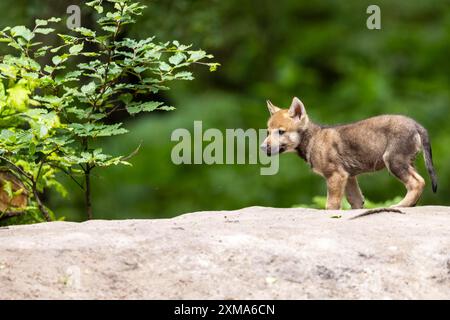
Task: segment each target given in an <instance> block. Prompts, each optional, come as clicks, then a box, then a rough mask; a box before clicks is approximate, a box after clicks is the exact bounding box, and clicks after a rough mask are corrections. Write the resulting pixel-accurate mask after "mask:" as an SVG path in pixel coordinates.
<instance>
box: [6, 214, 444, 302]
mask: <svg viewBox="0 0 450 320" xmlns="http://www.w3.org/2000/svg"><path fill="white" fill-rule="evenodd" d="M404 211H405V213H406V214H398V213H379V214H374V215H370V216H366V217H362V218H358V219H354V220H350V219H349V218H350V217H352V216H355V215H356V214H358V213H361V212H363V211H362V210H355V211H343V212H336V211H319V210H312V209H276V208H261V207H252V208H246V209H242V210H237V211H219V212H198V213H191V214H185V215H182V216H179V217H177V218H174V219H167V220H124V221H100V220H99V221H90V222H85V223H69V222H52V223H43V224H39V225H30V226H17V227H10V228H8V229H0V288H1V289H0V299H18V298H32V299H36V298H38V299H41V298H50V299H54V298H58V299H60V298H62V299H72V298H94V299H106V298H112V299H141V298H146V299H172V298H175V299H179V298H181V299H322V298H325V299H329V298H332V299H335V298H345V299H354V298H356V299H359V298H368V299H372V298H377V299H378V298H380V299H392V298H395V299H411V298H444V299H449V298H450V208H447V207H418V208H411V209H404ZM335 214H341V215H342V217H341V218H331V217H332V216H333V215H335Z"/></svg>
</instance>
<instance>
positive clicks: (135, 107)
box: [126, 101, 163, 114]
mask: <svg viewBox="0 0 450 320" xmlns="http://www.w3.org/2000/svg"><path fill="white" fill-rule="evenodd" d="M162 104H163V103H162V102H159V101H149V102H134V103H131V104H129V105H127V106H126V109H127V111H128V113H129V114H137V113H139V112H151V111H153V110H155V109H156V108H158V107H159V106H161V105H162Z"/></svg>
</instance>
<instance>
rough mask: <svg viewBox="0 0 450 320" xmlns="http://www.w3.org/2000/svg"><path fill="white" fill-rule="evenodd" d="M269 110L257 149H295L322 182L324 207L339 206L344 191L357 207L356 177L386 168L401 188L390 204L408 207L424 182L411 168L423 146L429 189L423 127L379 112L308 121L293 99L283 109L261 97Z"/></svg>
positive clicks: (430, 165)
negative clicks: (342, 120) (339, 120)
mask: <svg viewBox="0 0 450 320" xmlns="http://www.w3.org/2000/svg"><path fill="white" fill-rule="evenodd" d="M267 107H268V109H269V112H270V119H269V121H268V130H267V138H266V139H265V140H264V142H263V144H262V145H261V148H262V150H263V151H265V152H266V153H267V154H268V155H275V154H278V153H283V152H297V153H298V155H299V156H300V157H301V158H303V159H304V160H305V161H306V162H307V163H308V164H309V165H310V166H311V168H312V170H313V171H314V172H316V173H318V174H320V175H321V176H323V177H324V178H325V179H326V181H327V207H326V208H327V209H340V208H341V202H342V198H343V196H344V194H345V195H346V197H347V199H348V202H349V203H350V205H351V206H352V209H359V208H362V207H363V205H364V197H363V195H362V193H361V190H360V188H359V186H358V181H357V179H356V177H357V176H358V175H359V174H362V173H365V172H373V171H378V170H381V169H383V168H385V167H386V168H387V169H388V170H389V172H390V173H392V174H393V175H394V176H395V177H397V178H398V179H399V180H400V181H401V182H403V184H404V185H405V187H406V190H407V193H406V196H405V197H404V199H403V200H402V201H400V202H399V203H398V204H397V205H395V206H394V207H411V206H414V205H415V204H416V203H417V201H418V200H419V198H420V196H421V194H422V191H423V189H424V187H425V180H424V179H423V178H422V177H421V176H420V175H419V174H418V173H417V171H416V169H415V168H414V160H415V158H416V156H417V153H418V152H419V151H421V150H423V153H424V158H425V164H426V167H427V170H428V173H429V174H430V177H431V183H432V187H433V192H436V190H437V177H436V173H435V170H434V167H433V161H432V155H431V145H430V139H429V137H428V132H427V130H426V129H425V128H424V127H422V126H421V125H420V124H418V123H417V122H416V121H414V120H412V119H410V118H407V117H405V116H401V115H381V116H377V117H373V118H369V119H366V120H362V121H358V122H355V123H351V124H345V125H336V126H321V125H318V124H315V123H314V122H312V121H311V120H310V119H309V117H308V114H307V113H306V109H305V106H304V105H303V103H302V102H301V101H300V100H299V99H298V98H294V99H293V100H292V104H291V106H290V108H289V109H280V108H278V107H276V106H274V105H273V104H272V103H271V102H270V101H267Z"/></svg>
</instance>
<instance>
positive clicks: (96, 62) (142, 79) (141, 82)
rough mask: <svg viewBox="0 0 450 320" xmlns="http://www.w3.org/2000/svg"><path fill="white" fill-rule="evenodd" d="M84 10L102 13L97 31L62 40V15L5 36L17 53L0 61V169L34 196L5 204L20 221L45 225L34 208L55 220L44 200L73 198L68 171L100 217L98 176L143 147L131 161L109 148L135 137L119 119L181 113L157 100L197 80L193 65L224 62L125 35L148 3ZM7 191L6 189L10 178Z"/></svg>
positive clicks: (107, 2) (98, 3) (112, 1)
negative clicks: (120, 115)
mask: <svg viewBox="0 0 450 320" xmlns="http://www.w3.org/2000/svg"><path fill="white" fill-rule="evenodd" d="M86 6H87V7H88V8H90V9H91V10H92V11H94V12H95V14H96V17H97V29H95V30H93V29H89V28H86V27H79V28H76V29H74V30H72V31H71V32H70V33H69V34H58V37H59V43H57V44H52V41H50V40H48V37H50V36H51V35H53V34H55V33H56V30H55V29H54V28H53V25H54V24H56V23H59V22H60V21H61V19H59V18H50V19H37V20H35V24H34V27H33V28H31V29H29V28H27V27H25V26H16V27H6V28H4V29H3V30H1V32H0V41H1V42H2V43H3V44H6V45H8V46H9V47H11V48H13V49H14V50H15V51H14V52H15V53H14V54H7V55H5V56H3V57H2V59H1V61H0V80H1V81H0V115H1V121H0V129H1V131H0V160H1V163H0V165H1V166H2V167H3V169H4V170H8V171H9V172H11V173H12V174H14V175H15V176H16V177H17V178H18V179H19V180H20V181H22V182H23V183H24V187H25V188H26V189H27V191H29V194H30V197H31V201H30V203H29V206H27V207H21V208H9V207H8V208H7V211H8V212H9V213H8V214H11V212H12V211H14V212H16V211H18V210H20V211H25V217H24V218H22V217H23V212H17V214H19V213H20V214H21V217H20V218H17V220H21V219H22V220H21V221H24V222H25V221H26V222H28V221H30V219H29V218H30V217H31V216H32V217H35V219H34V220H40V219H39V218H38V217H36V210H39V211H40V212H41V213H42V215H43V218H45V219H46V220H52V219H54V215H53V214H52V212H51V211H50V210H49V209H48V208H47V206H46V205H45V204H44V203H43V200H42V197H41V194H42V193H43V191H44V190H45V189H47V188H49V187H53V188H55V189H56V190H57V191H59V193H60V194H62V195H65V194H67V192H66V190H65V188H64V187H63V186H62V185H61V184H60V183H59V181H58V174H61V173H62V174H65V175H67V176H68V177H69V178H70V179H71V180H72V181H73V182H74V183H75V184H76V185H77V186H78V187H80V188H81V189H82V190H83V193H84V199H85V211H86V214H87V217H88V218H92V217H93V212H92V200H91V193H92V184H91V183H92V182H91V177H92V173H93V170H94V169H96V168H104V167H110V166H115V165H120V164H125V165H128V164H129V163H128V162H127V160H128V159H129V158H130V157H131V156H133V155H134V154H136V153H137V152H138V149H139V147H137V145H136V146H134V148H135V149H136V150H135V151H133V152H131V151H132V149H131V150H128V152H131V154H129V155H128V156H124V155H120V154H116V155H111V154H110V153H106V152H104V151H103V149H104V148H103V144H102V140H103V138H104V137H112V136H114V137H115V136H120V135H123V134H125V133H127V132H128V130H127V129H125V128H124V127H123V125H122V123H121V122H117V121H113V120H111V119H112V118H111V116H112V115H113V114H114V113H116V112H120V111H126V112H128V113H129V114H130V115H131V116H134V115H136V114H139V113H142V112H151V111H170V110H174V107H172V106H167V105H165V104H164V103H162V102H159V101H153V100H152V98H153V97H154V95H155V94H157V93H158V92H160V91H164V90H168V89H169V87H168V85H169V83H170V82H173V81H175V80H192V79H193V75H192V73H191V72H189V71H188V68H189V67H190V66H192V65H194V64H200V65H206V66H208V67H209V69H210V71H214V70H215V69H216V68H217V66H218V64H217V63H211V62H205V60H208V59H210V58H212V56H211V55H208V54H207V53H206V52H204V51H202V50H193V49H191V46H190V45H183V44H180V43H179V42H178V41H171V42H165V43H157V42H156V41H155V38H154V37H150V38H146V39H142V40H137V39H131V38H127V37H123V36H122V35H121V33H122V31H123V29H124V28H125V27H126V26H127V25H130V24H134V23H135V22H136V20H135V19H136V17H138V16H140V15H142V12H143V10H144V8H145V6H144V5H141V4H139V3H138V2H134V1H132V0H104V1H102V0H95V1H90V2H88V3H86ZM48 62H50V63H48ZM136 147H137V148H136ZM3 186H4V190H3V191H4V192H7V191H8V190H7V188H6V187H7V186H8V183H7V181H6V182H5V183H4V184H3ZM32 220H33V219H32Z"/></svg>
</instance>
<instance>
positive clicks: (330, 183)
mask: <svg viewBox="0 0 450 320" xmlns="http://www.w3.org/2000/svg"><path fill="white" fill-rule="evenodd" d="M347 179H348V174H347V173H346V172H341V171H336V172H334V173H333V174H331V176H329V177H327V210H339V209H341V203H342V198H343V197H344V191H345V186H346V184H347Z"/></svg>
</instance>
